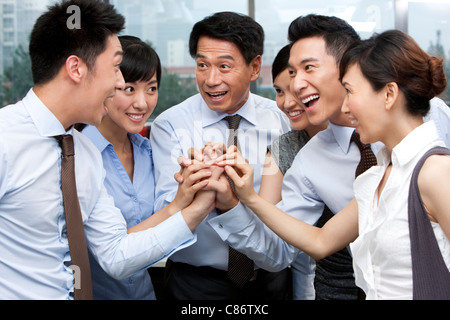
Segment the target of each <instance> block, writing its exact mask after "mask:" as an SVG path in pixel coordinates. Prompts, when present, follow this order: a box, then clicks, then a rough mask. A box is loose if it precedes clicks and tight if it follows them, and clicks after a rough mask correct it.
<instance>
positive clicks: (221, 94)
mask: <svg viewBox="0 0 450 320" xmlns="http://www.w3.org/2000/svg"><path fill="white" fill-rule="evenodd" d="M225 93H226V92H217V93H211V92H210V93H209V95H210V96H211V97H214V98H215V97H220V96H223V95H224V94H225Z"/></svg>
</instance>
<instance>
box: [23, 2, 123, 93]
mask: <svg viewBox="0 0 450 320" xmlns="http://www.w3.org/2000/svg"><path fill="white" fill-rule="evenodd" d="M71 6H74V7H71ZM69 7H71V8H77V9H78V10H77V12H78V13H79V26H78V28H77V27H69V24H68V20H69V18H70V17H71V15H72V14H73V13H72V12H73V11H71V9H70V8H69ZM124 25H125V18H124V17H123V16H122V15H120V14H118V13H117V12H116V10H115V9H114V7H113V6H112V5H110V4H108V3H107V2H105V1H101V0H63V1H61V2H60V3H57V4H54V5H52V6H50V7H49V8H48V10H47V11H46V12H45V13H43V14H42V15H41V16H40V17H39V18H38V19H37V21H36V23H35V25H34V27H33V30H32V32H31V37H30V46H29V51H30V57H31V69H32V74H33V81H34V83H35V85H39V84H45V83H47V82H48V81H50V80H52V79H53V78H54V77H55V76H56V74H57V73H58V72H59V70H60V69H61V67H62V66H63V65H64V63H65V61H66V59H67V58H68V57H69V56H70V55H72V54H73V55H77V56H78V57H80V58H81V59H83V61H84V62H86V64H87V66H88V68H89V69H92V68H93V66H94V64H95V60H96V58H97V56H98V55H99V54H101V53H102V52H103V51H104V50H105V49H106V40H107V38H108V37H109V36H111V35H113V34H118V33H119V32H120V31H122V29H123V28H124Z"/></svg>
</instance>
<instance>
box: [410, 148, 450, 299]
mask: <svg viewBox="0 0 450 320" xmlns="http://www.w3.org/2000/svg"><path fill="white" fill-rule="evenodd" d="M435 154H439V155H450V150H449V149H447V148H444V147H434V148H432V149H430V150H429V151H427V152H426V153H425V154H424V156H423V157H422V158H421V159H420V160H419V162H418V163H417V165H416V167H415V169H414V171H413V175H412V177H411V184H410V189H409V198H408V219H409V234H410V239H411V257H412V275H413V299H414V300H442V299H445V300H447V299H449V300H450V272H449V270H448V268H447V266H446V265H445V262H444V259H443V257H442V254H441V251H440V249H439V245H438V243H437V240H436V237H435V235H434V231H433V228H432V226H431V222H430V219H429V217H428V214H427V212H426V211H425V208H424V206H423V202H422V198H421V196H420V192H419V187H418V185H417V177H418V176H419V172H420V170H421V168H422V166H423V164H424V163H425V160H426V159H427V158H428V157H429V156H431V155H435Z"/></svg>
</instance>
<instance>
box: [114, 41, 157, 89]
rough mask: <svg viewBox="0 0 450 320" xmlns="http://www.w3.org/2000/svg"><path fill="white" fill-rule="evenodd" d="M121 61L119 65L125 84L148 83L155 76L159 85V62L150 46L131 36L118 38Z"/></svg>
mask: <svg viewBox="0 0 450 320" xmlns="http://www.w3.org/2000/svg"><path fill="white" fill-rule="evenodd" d="M119 40H120V44H121V45H122V50H123V59H122V63H121V64H120V71H121V72H122V75H123V78H124V79H125V82H138V81H149V80H150V79H151V78H152V77H153V75H155V74H156V80H157V82H158V87H159V85H160V83H161V61H160V59H159V57H158V54H157V53H156V52H155V50H153V48H152V47H150V45H148V44H147V43H145V42H143V41H142V40H141V39H139V38H137V37H133V36H120V37H119Z"/></svg>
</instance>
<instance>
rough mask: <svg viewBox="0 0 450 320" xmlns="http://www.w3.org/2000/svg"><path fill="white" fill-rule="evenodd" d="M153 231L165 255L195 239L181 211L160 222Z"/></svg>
mask: <svg viewBox="0 0 450 320" xmlns="http://www.w3.org/2000/svg"><path fill="white" fill-rule="evenodd" d="M154 231H155V236H156V238H157V239H158V240H159V241H158V243H159V245H160V246H161V248H162V250H163V252H164V253H165V256H166V257H167V256H169V255H171V254H173V253H175V252H177V251H178V250H181V249H183V248H185V247H188V246H190V245H192V244H193V243H194V242H195V241H196V240H197V236H196V234H194V233H192V232H191V230H190V229H189V227H188V226H187V224H186V222H185V220H184V218H183V216H182V215H181V211H178V212H177V213H176V214H174V215H173V216H171V217H170V218H168V219H166V220H165V221H163V222H161V223H160V224H159V225H158V226H157V227H156V228H154Z"/></svg>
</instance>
